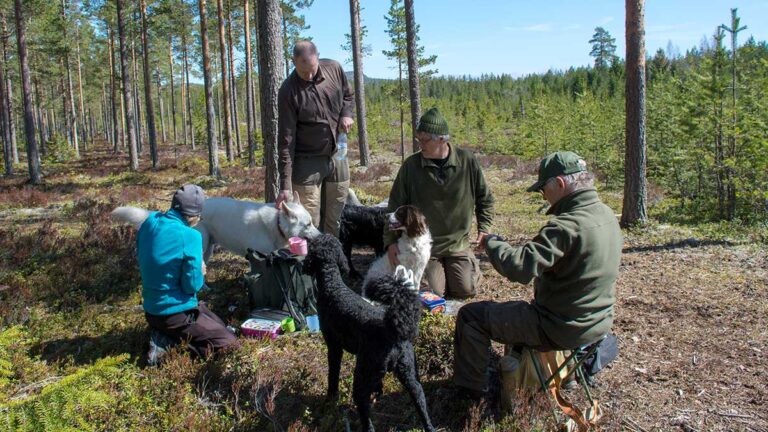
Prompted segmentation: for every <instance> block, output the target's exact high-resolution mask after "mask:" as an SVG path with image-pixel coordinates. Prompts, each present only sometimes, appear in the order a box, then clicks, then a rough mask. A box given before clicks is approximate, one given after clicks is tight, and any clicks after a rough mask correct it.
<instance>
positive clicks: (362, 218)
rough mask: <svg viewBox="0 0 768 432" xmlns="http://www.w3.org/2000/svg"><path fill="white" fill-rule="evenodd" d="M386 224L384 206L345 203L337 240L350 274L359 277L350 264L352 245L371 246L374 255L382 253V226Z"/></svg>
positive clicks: (385, 209)
mask: <svg viewBox="0 0 768 432" xmlns="http://www.w3.org/2000/svg"><path fill="white" fill-rule="evenodd" d="M386 226H387V208H386V207H378V206H374V207H368V206H364V205H351V204H349V203H348V204H346V205H345V206H344V210H343V211H342V212H341V222H340V226H339V241H341V244H342V246H343V247H344V255H346V256H347V265H349V270H350V274H351V275H352V276H355V277H360V276H361V275H360V273H358V272H357V270H355V267H354V265H352V247H353V246H355V247H361V246H367V247H370V248H373V252H374V253H375V254H376V256H380V255H381V254H383V253H384V227H386Z"/></svg>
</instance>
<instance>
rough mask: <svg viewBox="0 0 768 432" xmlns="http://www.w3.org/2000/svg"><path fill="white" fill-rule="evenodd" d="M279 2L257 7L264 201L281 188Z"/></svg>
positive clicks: (269, 0) (268, 0) (263, 0)
mask: <svg viewBox="0 0 768 432" xmlns="http://www.w3.org/2000/svg"><path fill="white" fill-rule="evenodd" d="M280 15H281V10H280V2H279V1H278V0H261V1H260V2H259V7H258V16H259V19H258V26H259V32H258V34H259V88H260V97H261V131H262V136H263V137H264V166H265V167H266V176H265V187H264V200H265V202H274V201H275V198H277V194H278V193H279V189H280V176H279V173H278V171H277V158H278V153H277V135H278V123H277V121H278V112H277V93H278V90H279V89H280V83H281V82H282V79H281V66H282V65H283V58H282V57H283V35H282V32H281V31H280Z"/></svg>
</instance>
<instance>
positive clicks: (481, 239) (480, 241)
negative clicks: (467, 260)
mask: <svg viewBox="0 0 768 432" xmlns="http://www.w3.org/2000/svg"><path fill="white" fill-rule="evenodd" d="M486 237H488V233H487V232H483V231H478V232H477V241H476V243H477V250H478V251H481V252H482V251H484V250H485V238H486Z"/></svg>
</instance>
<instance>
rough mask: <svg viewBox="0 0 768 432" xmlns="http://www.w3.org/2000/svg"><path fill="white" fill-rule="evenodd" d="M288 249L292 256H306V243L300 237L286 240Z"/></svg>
mask: <svg viewBox="0 0 768 432" xmlns="http://www.w3.org/2000/svg"><path fill="white" fill-rule="evenodd" d="M288 247H289V248H290V250H291V253H292V254H294V255H306V254H307V241H306V240H304V239H303V238H301V237H291V238H289V239H288Z"/></svg>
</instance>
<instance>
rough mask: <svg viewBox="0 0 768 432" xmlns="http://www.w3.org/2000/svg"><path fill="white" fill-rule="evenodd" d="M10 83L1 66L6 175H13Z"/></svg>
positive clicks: (0, 81) (0, 83) (0, 99)
mask: <svg viewBox="0 0 768 432" xmlns="http://www.w3.org/2000/svg"><path fill="white" fill-rule="evenodd" d="M9 96H10V95H9V94H8V81H6V79H5V64H2V65H0V105H2V106H0V117H1V118H2V124H0V129H2V132H3V161H4V162H5V175H7V176H12V175H13V149H12V147H11V128H10V122H9V117H10V112H9V111H8V98H9Z"/></svg>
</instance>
